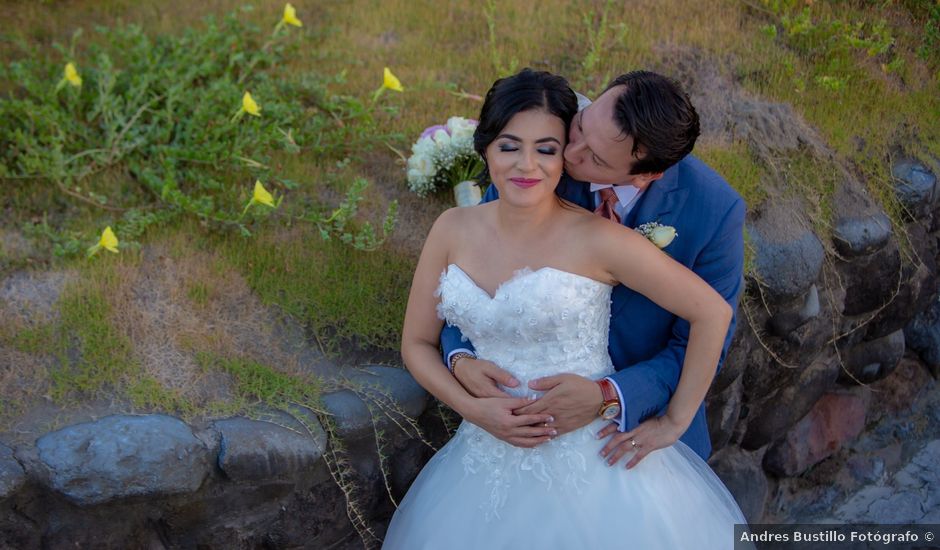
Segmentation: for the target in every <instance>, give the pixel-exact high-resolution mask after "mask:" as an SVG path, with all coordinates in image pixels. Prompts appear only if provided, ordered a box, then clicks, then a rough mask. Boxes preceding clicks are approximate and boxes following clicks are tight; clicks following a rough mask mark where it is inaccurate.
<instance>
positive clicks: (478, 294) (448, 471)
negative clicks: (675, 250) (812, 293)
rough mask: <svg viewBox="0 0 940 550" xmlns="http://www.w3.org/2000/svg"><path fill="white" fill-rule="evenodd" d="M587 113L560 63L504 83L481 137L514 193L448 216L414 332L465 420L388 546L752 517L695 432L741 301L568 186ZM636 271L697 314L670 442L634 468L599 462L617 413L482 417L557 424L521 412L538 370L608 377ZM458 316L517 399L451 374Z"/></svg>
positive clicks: (676, 535)
mask: <svg viewBox="0 0 940 550" xmlns="http://www.w3.org/2000/svg"><path fill="white" fill-rule="evenodd" d="M576 111H577V100H576V99H575V94H574V92H572V91H571V89H570V88H569V87H568V84H567V82H566V81H565V80H564V79H563V78H561V77H559V76H555V75H551V74H549V73H545V72H535V71H531V70H528V69H526V70H523V71H522V72H520V73H518V74H516V75H514V76H511V77H508V78H504V79H500V80H497V81H496V83H495V84H494V85H493V87H492V88H491V89H490V91H489V92H488V93H487V96H486V100H485V102H484V104H483V108H482V112H481V115H480V124H479V126H478V128H477V131H476V133H475V135H474V144H475V147H476V149H477V151H478V152H479V153H480V154H481V155H482V156H483V158H484V159H485V161H486V165H487V169H488V170H489V175H490V178H491V180H492V183H493V185H495V186H496V187H497V190H498V191H499V197H500V198H499V200H496V201H493V202H490V203H486V204H482V205H479V206H475V207H470V208H454V209H451V210H448V211H446V212H444V213H443V214H442V215H441V216H440V217H439V218H438V219H437V221H436V222H435V223H434V226H433V227H432V228H431V231H430V233H429V234H428V237H427V240H426V242H425V245H424V250H423V251H422V253H421V258H420V260H419V261H418V265H417V268H416V270H415V275H414V280H413V282H412V286H411V294H410V296H409V300H408V309H407V312H406V314H405V323H404V329H403V334H402V358H403V359H404V362H405V365H406V366H407V367H408V370H409V371H410V372H411V374H412V375H413V376H414V377H415V379H416V380H417V381H418V382H419V383H420V384H421V385H422V386H424V388H426V389H427V390H428V391H429V392H431V393H432V394H433V395H434V396H435V397H437V398H438V399H440V400H441V401H443V402H444V403H446V404H447V405H448V406H450V407H451V408H453V409H454V410H455V411H457V412H458V413H460V415H461V416H462V417H463V418H464V422H463V423H462V424H461V425H460V428H459V429H458V430H457V433H456V434H455V435H454V437H453V438H452V439H451V440H450V442H448V443H447V445H445V446H444V447H443V448H442V449H441V450H440V451H439V452H438V453H437V454H436V455H435V456H434V457H433V458H432V459H431V461H430V462H428V464H427V466H425V468H424V469H423V470H422V471H421V473H420V475H419V476H418V478H417V479H416V480H415V482H414V483H413V484H412V486H411V489H410V490H409V491H408V494H407V495H406V496H405V498H404V499H403V500H402V502H401V505H400V506H399V508H398V511H397V512H396V514H395V516H394V518H393V519H392V522H391V525H390V526H389V529H388V533H387V535H386V538H385V544H384V548H388V549H399V548H401V549H407V550H413V549H424V548H426V549H439V548H458V549H459V548H466V549H482V548H486V549H493V548H513V549H518V548H540V549H541V548H552V549H556V548H557V549H570V548H627V547H629V548H643V549H654V548H663V549H667V548H668V549H684V548H696V549H712V548H731V547H732V546H733V535H732V533H733V528H734V524H735V523H745V520H744V517H743V516H742V514H741V512H740V510H739V509H738V507H737V504H736V503H735V502H734V499H733V498H732V497H731V495H730V493H728V491H727V489H725V487H724V485H722V483H721V481H720V480H719V479H718V478H717V476H715V474H714V473H713V472H712V471H711V470H710V469H709V467H708V466H707V465H706V463H705V462H704V461H702V459H701V458H699V457H698V455H696V454H695V453H694V452H692V451H691V450H690V449H689V448H688V447H686V446H685V445H684V444H683V443H681V442H679V441H678V439H679V436H680V435H681V434H682V433H683V432H684V431H685V430H686V428H687V427H688V426H689V424H690V422H691V421H692V418H693V416H694V415H695V413H696V410H697V409H698V407H699V405H700V404H701V402H702V400H703V399H704V397H705V392H706V391H707V389H708V386H709V384H710V383H711V381H712V378H713V376H714V374H715V370H716V366H717V364H718V360H719V356H720V354H721V349H722V344H723V342H724V339H725V334H726V332H727V330H728V324H729V322H730V320H731V314H732V312H731V309H730V307H729V306H728V304H727V303H726V302H725V301H724V300H723V299H722V297H721V296H720V295H719V294H718V293H716V292H715V291H714V290H713V289H712V288H711V287H710V286H708V285H707V284H706V283H705V282H704V281H702V280H701V279H699V278H698V277H697V276H696V275H695V274H693V273H692V272H691V271H688V270H687V269H686V268H684V267H683V266H681V265H680V264H678V263H676V262H674V261H673V260H671V259H670V258H669V256H668V255H667V254H665V253H664V252H662V251H661V250H659V249H658V248H656V246H654V245H653V244H651V243H650V242H648V241H647V240H646V239H645V238H644V237H642V236H641V235H639V234H638V233H636V232H635V231H633V230H630V229H628V228H626V227H623V226H621V225H619V224H613V223H610V222H609V221H607V220H605V219H603V218H601V217H599V216H595V215H593V214H591V213H589V212H587V211H586V210H583V209H581V208H578V207H575V206H574V205H571V204H569V203H566V202H565V201H563V200H562V199H560V198H558V197H557V196H556V195H555V187H556V186H557V185H558V182H559V179H560V177H561V174H562V169H563V165H564V161H563V158H562V151H563V149H564V146H565V140H566V136H567V135H568V132H567V130H568V125H569V124H570V123H571V120H572V118H573V116H574V114H575V113H576ZM618 283H622V284H624V285H626V286H628V287H630V288H632V289H634V290H636V291H638V292H640V293H642V294H644V295H645V296H647V297H649V298H650V299H651V300H653V301H654V302H656V303H657V304H659V305H660V306H661V307H663V308H665V309H667V310H669V311H670V312H673V313H674V314H676V315H678V316H680V317H682V318H683V319H686V320H687V321H689V323H690V325H691V330H690V335H689V342H688V348H687V349H688V351H687V353H686V356H685V362H684V364H683V368H682V375H681V378H680V380H679V385H678V387H677V388H676V391H675V393H674V394H673V396H672V399H671V400H670V403H669V407H668V409H667V411H666V413H665V414H664V415H663V416H661V417H660V418H659V419H658V420H656V422H655V428H654V431H655V432H656V434H655V435H656V437H657V440H658V441H664V442H665V443H664V444H663V445H661V446H663V447H664V448H662V449H660V450H657V451H655V452H653V453H651V454H650V455H649V456H648V457H647V458H646V459H645V460H643V461H642V462H640V463H639V464H638V465H637V466H635V467H634V468H632V469H630V470H627V469H624V468H618V467H610V466H608V463H607V462H606V461H605V460H604V459H603V458H602V457H601V456H599V453H600V451H601V449H602V448H603V446H604V441H602V440H600V439H598V437H597V435H596V434H597V433H598V432H599V431H600V430H601V429H602V428H603V426H604V425H605V424H606V421H604V420H603V419H601V418H598V419H597V420H595V421H594V422H593V423H591V424H589V425H587V426H585V427H584V428H581V429H579V430H575V431H573V432H570V433H566V434H564V435H561V436H557V437H552V436H551V433H550V432H549V435H547V436H546V437H545V441H544V443H542V444H540V445H538V446H536V447H534V448H521V447H515V446H512V445H510V444H508V443H505V442H503V441H501V440H500V439H497V438H496V437H494V436H493V435H491V434H489V433H487V432H486V431H485V430H483V429H482V428H480V427H479V426H480V425H484V424H485V425H499V424H503V425H505V424H506V422H507V421H509V422H514V423H515V425H516V426H532V425H536V424H539V423H544V422H547V421H549V419H548V418H545V417H544V415H523V416H512V409H516V408H519V407H522V406H524V405H525V404H527V403H529V402H531V400H532V399H533V398H534V397H535V396H534V395H526V394H525V392H526V391H527V390H526V389H525V388H527V382H528V381H529V380H532V379H535V378H539V377H544V376H549V375H552V374H557V373H556V372H553V365H565V369H566V372H574V373H576V374H580V375H582V376H585V377H588V378H591V379H595V380H597V379H601V378H603V377H605V376H607V375H608V374H610V373H612V372H613V366H612V365H611V362H610V358H609V356H608V353H607V334H608V322H609V318H610V294H611V289H612V288H613V286H614V285H617V284H618ZM445 321H446V322H447V323H449V324H453V325H456V326H458V327H459V328H460V330H461V331H462V332H463V334H464V335H466V336H468V337H469V338H470V339H471V340H472V341H473V344H474V346H475V347H476V351H477V354H478V356H479V357H481V358H485V359H488V360H490V361H493V362H494V363H496V364H498V365H499V366H500V367H502V368H504V369H506V370H507V371H509V372H510V373H512V375H513V376H514V377H515V378H516V379H517V380H519V382H520V383H519V384H518V385H517V386H516V387H515V388H503V389H504V390H505V391H507V392H509V393H511V394H512V395H513V396H514V397H515V400H505V399H496V398H476V397H473V396H471V395H470V394H469V393H467V391H466V390H465V389H464V388H463V386H461V385H460V383H459V382H458V381H457V380H456V379H455V378H454V377H453V376H452V374H451V373H450V372H449V371H448V370H447V369H443V368H441V364H440V362H441V359H440V354H439V352H438V339H439V335H440V330H441V327H442V324H443V323H444V322H445ZM526 429H529V430H532V435H543V434H544V433H545V428H542V427H537V426H535V427H531V428H526Z"/></svg>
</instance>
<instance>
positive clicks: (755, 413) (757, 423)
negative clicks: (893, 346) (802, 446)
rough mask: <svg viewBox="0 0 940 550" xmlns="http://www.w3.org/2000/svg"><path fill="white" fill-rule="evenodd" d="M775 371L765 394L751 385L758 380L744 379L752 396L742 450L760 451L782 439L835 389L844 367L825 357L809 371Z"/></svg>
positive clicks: (778, 368) (765, 384)
mask: <svg viewBox="0 0 940 550" xmlns="http://www.w3.org/2000/svg"><path fill="white" fill-rule="evenodd" d="M773 368H774V370H775V371H776V374H777V376H774V377H770V376H768V375H766V374H765V375H763V376H764V377H765V379H764V380H763V382H762V386H763V387H764V388H765V389H763V390H761V389H756V386H755V384H756V382H755V383H751V380H754V378H752V377H751V376H749V375H750V374H751V373H750V372H748V373H746V375H745V378H744V387H745V388H747V389H749V390H750V391H749V392H748V393H749V394H750V395H746V396H745V401H746V406H747V408H748V416H747V430H746V431H745V433H744V437H743V439H742V441H741V446H742V447H744V448H745V449H748V450H755V449H759V448H761V447H763V446H764V445H767V444H768V443H771V442H773V441H776V440H778V439H780V438H782V437H783V436H784V435H785V434H786V433H787V431H788V430H789V429H790V427H791V426H793V425H794V424H796V423H797V421H799V420H800V419H801V418H803V416H805V415H806V413H807V412H809V410H810V409H811V408H812V407H813V405H814V404H815V403H816V401H817V400H819V398H820V397H822V395H823V394H824V393H826V391H827V390H828V389H829V388H831V387H832V385H833V383H835V380H836V377H837V376H838V374H839V368H840V367H839V363H838V361H837V360H836V359H835V358H833V357H824V358H820V359H818V360H816V361H814V362H813V363H812V364H810V365H809V366H807V367H798V368H789V367H784V366H782V365H779V364H775V365H773ZM755 375H756V376H760V375H758V374H757V373H755ZM763 395H766V397H762V396H763ZM748 399H750V401H748Z"/></svg>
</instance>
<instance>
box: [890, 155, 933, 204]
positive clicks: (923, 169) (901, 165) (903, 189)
mask: <svg viewBox="0 0 940 550" xmlns="http://www.w3.org/2000/svg"><path fill="white" fill-rule="evenodd" d="M891 175H892V176H894V192H895V195H897V197H898V200H899V201H901V204H903V205H904V206H905V207H906V208H907V209H908V211H910V212H911V213H912V214H914V215H915V216H917V215H922V214H923V213H924V212H925V211H926V209H927V208H928V206H929V204H930V203H931V202H932V201H933V200H934V198H935V197H936V188H937V176H936V175H934V173H933V172H931V171H930V169H929V168H927V166H925V165H924V164H923V163H922V162H920V161H918V160H916V159H912V158H902V159H900V160H899V161H897V162H895V163H894V165H893V166H892V167H891Z"/></svg>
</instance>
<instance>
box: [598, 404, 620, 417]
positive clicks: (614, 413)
mask: <svg viewBox="0 0 940 550" xmlns="http://www.w3.org/2000/svg"><path fill="white" fill-rule="evenodd" d="M618 416H620V405H618V404H616V403H614V404H612V405H610V406H608V407H607V408H606V409H604V414H602V415H601V417H603V419H604V420H613V419H615V418H617V417H618Z"/></svg>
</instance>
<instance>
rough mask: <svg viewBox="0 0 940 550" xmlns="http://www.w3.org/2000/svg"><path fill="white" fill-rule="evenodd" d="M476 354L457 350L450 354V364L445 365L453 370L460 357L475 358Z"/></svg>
mask: <svg viewBox="0 0 940 550" xmlns="http://www.w3.org/2000/svg"><path fill="white" fill-rule="evenodd" d="M476 358H477V356H476V355H474V354H472V353H467V352H466V351H458V352H457V353H455V354H453V355H451V356H450V364H448V365H447V366H448V367H450V372H454V368H456V367H457V361H459V360H460V359H476Z"/></svg>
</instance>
